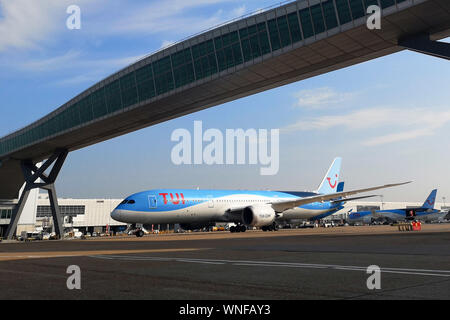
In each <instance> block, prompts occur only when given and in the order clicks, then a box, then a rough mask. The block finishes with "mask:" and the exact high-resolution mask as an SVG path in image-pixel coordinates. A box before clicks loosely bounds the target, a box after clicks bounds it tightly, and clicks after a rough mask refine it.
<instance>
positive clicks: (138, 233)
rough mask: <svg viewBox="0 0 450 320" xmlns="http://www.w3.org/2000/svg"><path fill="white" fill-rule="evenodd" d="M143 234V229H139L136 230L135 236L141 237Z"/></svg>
mask: <svg viewBox="0 0 450 320" xmlns="http://www.w3.org/2000/svg"><path fill="white" fill-rule="evenodd" d="M143 236H144V231H142V230H139V231H137V232H136V237H138V238H142V237H143Z"/></svg>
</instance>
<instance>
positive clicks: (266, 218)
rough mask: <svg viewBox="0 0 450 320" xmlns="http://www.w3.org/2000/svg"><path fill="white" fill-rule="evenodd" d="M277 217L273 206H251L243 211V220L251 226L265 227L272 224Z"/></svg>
mask: <svg viewBox="0 0 450 320" xmlns="http://www.w3.org/2000/svg"><path fill="white" fill-rule="evenodd" d="M275 218H276V214H275V210H273V208H272V207H271V206H268V205H261V206H250V207H247V208H244V210H243V212H242V222H243V223H244V224H245V225H247V226H251V227H264V226H269V225H271V224H272V223H273V222H274V221H275Z"/></svg>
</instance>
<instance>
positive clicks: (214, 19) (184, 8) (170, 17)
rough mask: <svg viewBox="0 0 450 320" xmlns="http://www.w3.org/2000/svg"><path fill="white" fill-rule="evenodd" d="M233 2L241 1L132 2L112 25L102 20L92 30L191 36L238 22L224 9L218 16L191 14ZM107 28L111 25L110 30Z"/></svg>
mask: <svg viewBox="0 0 450 320" xmlns="http://www.w3.org/2000/svg"><path fill="white" fill-rule="evenodd" d="M233 2H238V0H190V1H185V0H170V1H168V0H164V1H155V2H151V3H149V4H146V5H144V6H129V4H128V2H125V1H124V2H123V3H122V4H120V5H119V6H120V10H118V11H120V15H117V16H113V17H111V16H109V17H108V22H106V21H104V19H99V21H98V22H97V23H95V24H93V25H92V29H94V31H93V32H95V33H99V34H129V33H133V34H139V33H141V34H159V33H162V32H174V33H176V34H178V35H179V34H181V33H184V34H186V35H189V34H192V33H197V32H200V31H202V30H205V29H208V28H211V27H213V26H214V25H217V24H220V23H222V22H225V21H227V20H229V19H231V18H234V16H233V15H229V14H224V11H223V10H220V9H219V10H217V11H216V13H215V14H212V15H211V14H208V15H206V16H203V15H202V14H201V13H198V12H196V13H195V14H193V13H190V12H189V10H192V9H199V8H203V7H208V6H212V5H217V4H227V3H233ZM119 3H121V2H120V1H119ZM232 14H233V13H232ZM99 18H101V16H99ZM105 25H107V27H106V28H105Z"/></svg>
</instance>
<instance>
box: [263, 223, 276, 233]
mask: <svg viewBox="0 0 450 320" xmlns="http://www.w3.org/2000/svg"><path fill="white" fill-rule="evenodd" d="M261 230H262V231H278V227H277V225H276V224H275V223H274V224H272V225H270V226H264V227H261Z"/></svg>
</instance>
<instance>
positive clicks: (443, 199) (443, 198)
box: [442, 197, 445, 207]
mask: <svg viewBox="0 0 450 320" xmlns="http://www.w3.org/2000/svg"><path fill="white" fill-rule="evenodd" d="M442 201H443V202H444V207H445V197H442Z"/></svg>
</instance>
